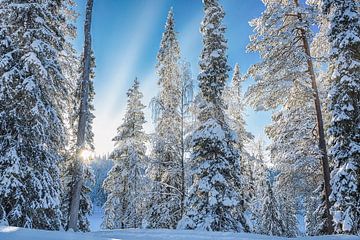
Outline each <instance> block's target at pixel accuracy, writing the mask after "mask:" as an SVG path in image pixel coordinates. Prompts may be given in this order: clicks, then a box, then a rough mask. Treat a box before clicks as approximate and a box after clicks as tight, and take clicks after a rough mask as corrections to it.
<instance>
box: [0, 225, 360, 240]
mask: <svg viewBox="0 0 360 240" xmlns="http://www.w3.org/2000/svg"><path fill="white" fill-rule="evenodd" d="M0 239H1V240H33V239H34V240H82V239H84V240H140V239H141V240H245V239H256V240H270V239H286V238H280V237H272V236H264V235H258V234H248V233H223V232H202V231H185V230H168V229H127V230H113V231H95V232H89V233H74V232H56V231H43V230H33V229H25V228H17V227H0ZM296 239H301V240H306V239H309V240H359V239H360V237H356V236H345V235H338V236H321V237H299V238H296Z"/></svg>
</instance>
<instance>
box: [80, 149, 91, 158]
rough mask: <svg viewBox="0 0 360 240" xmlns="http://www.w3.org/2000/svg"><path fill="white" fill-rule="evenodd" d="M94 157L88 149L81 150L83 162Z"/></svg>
mask: <svg viewBox="0 0 360 240" xmlns="http://www.w3.org/2000/svg"><path fill="white" fill-rule="evenodd" d="M91 156H92V152H91V151H89V150H87V149H83V150H81V153H80V157H81V158H82V159H83V160H89V158H91Z"/></svg>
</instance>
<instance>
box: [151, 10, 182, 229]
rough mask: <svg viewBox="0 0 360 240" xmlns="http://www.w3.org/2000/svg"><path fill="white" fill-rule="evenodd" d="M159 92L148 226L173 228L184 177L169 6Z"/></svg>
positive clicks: (179, 88)
mask: <svg viewBox="0 0 360 240" xmlns="http://www.w3.org/2000/svg"><path fill="white" fill-rule="evenodd" d="M157 59H158V64H157V70H158V75H159V86H160V93H159V96H158V97H157V98H155V100H153V104H154V107H155V111H157V114H158V116H156V129H155V136H154V143H153V151H152V154H151V157H152V159H153V160H152V162H151V163H150V164H151V165H150V169H149V171H148V173H149V177H150V179H151V180H152V182H153V186H152V190H151V194H150V201H149V206H148V211H147V216H146V221H147V227H150V228H175V227H176V224H177V222H178V221H179V220H180V218H181V215H182V212H183V204H184V201H183V199H184V195H185V189H184V187H185V184H184V183H185V179H184V164H183V161H184V159H183V158H182V157H183V156H184V155H182V152H183V151H182V150H181V149H182V139H183V132H182V128H181V126H182V118H181V117H182V116H181V113H180V107H181V102H182V89H183V86H182V83H181V72H180V66H179V59H180V48H179V43H178V40H177V39H176V32H175V24H174V16H173V10H172V9H170V11H169V13H168V17H167V21H166V25H165V32H164V33H163V36H162V39H161V43H160V50H159V52H158V56H157Z"/></svg>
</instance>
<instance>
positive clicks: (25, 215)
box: [0, 0, 68, 230]
mask: <svg viewBox="0 0 360 240" xmlns="http://www.w3.org/2000/svg"><path fill="white" fill-rule="evenodd" d="M64 6H65V2H64V1H39V0H35V1H31V2H29V1H11V0H2V1H0V23H1V26H0V39H1V41H0V122H1V124H0V166H1V167H0V214H1V215H3V216H4V218H5V220H6V221H7V222H8V224H10V225H12V226H19V227H29V228H40V229H51V230H56V229H59V228H60V215H61V213H60V199H59V194H60V181H59V179H60V178H59V168H58V164H59V161H60V160H61V155H62V153H63V150H64V143H66V136H65V128H64V115H65V113H64V109H66V108H65V103H66V102H67V100H68V89H67V86H68V83H67V82H66V79H65V77H64V75H63V74H62V71H61V66H60V63H59V61H58V58H59V53H60V51H62V50H63V49H64V44H65V33H64V32H63V28H62V27H63V26H64V25H65V21H66V20H65V17H64V15H63V11H62V10H63V9H64Z"/></svg>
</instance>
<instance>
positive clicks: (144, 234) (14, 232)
mask: <svg viewBox="0 0 360 240" xmlns="http://www.w3.org/2000/svg"><path fill="white" fill-rule="evenodd" d="M102 216H103V211H102V209H101V208H100V207H98V206H94V210H93V214H92V215H91V216H89V221H90V228H91V231H92V232H89V233H73V232H56V231H43V230H33V229H24V228H17V227H0V240H33V239H34V240H247V239H249V240H251V239H256V240H270V239H276V240H277V239H279V240H280V239H287V238H281V237H272V236H264V235H259V234H249V233H223V232H202V231H184V230H168V229H127V230H113V231H101V230H100V224H101V222H102ZM306 239H309V240H360V237H356V236H345V235H338V236H322V237H299V238H296V240H306Z"/></svg>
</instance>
